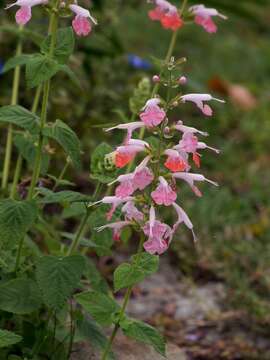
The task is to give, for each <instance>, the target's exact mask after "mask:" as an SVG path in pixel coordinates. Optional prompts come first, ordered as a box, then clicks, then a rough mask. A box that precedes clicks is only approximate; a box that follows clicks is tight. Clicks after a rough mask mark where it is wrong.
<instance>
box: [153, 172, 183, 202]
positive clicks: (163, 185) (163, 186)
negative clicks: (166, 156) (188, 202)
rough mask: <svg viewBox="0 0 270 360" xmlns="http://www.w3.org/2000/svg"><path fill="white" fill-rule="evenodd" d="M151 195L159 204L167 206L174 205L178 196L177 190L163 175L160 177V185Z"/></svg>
mask: <svg viewBox="0 0 270 360" xmlns="http://www.w3.org/2000/svg"><path fill="white" fill-rule="evenodd" d="M151 196H152V199H153V200H154V201H155V203H156V204H157V205H165V206H170V205H172V204H173V203H174V202H175V200H176V198H177V194H176V192H175V191H174V190H173V189H172V188H171V187H170V185H169V184H168V182H167V181H166V180H165V179H164V177H162V176H160V177H159V185H158V187H157V188H156V190H155V191H153V192H152V193H151Z"/></svg>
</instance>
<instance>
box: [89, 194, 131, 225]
mask: <svg viewBox="0 0 270 360" xmlns="http://www.w3.org/2000/svg"><path fill="white" fill-rule="evenodd" d="M131 200H133V197H131V196H126V197H124V198H119V197H117V196H105V197H104V198H103V199H102V200H100V201H97V202H96V203H94V204H93V205H96V204H100V203H102V204H111V205H112V207H111V210H110V211H109V212H108V213H107V220H111V218H112V216H113V214H114V212H115V210H116V208H117V207H118V206H119V205H120V204H124V203H125V202H127V201H131Z"/></svg>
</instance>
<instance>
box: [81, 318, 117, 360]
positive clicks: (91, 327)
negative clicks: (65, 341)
mask: <svg viewBox="0 0 270 360" xmlns="http://www.w3.org/2000/svg"><path fill="white" fill-rule="evenodd" d="M75 340H76V341H79V342H82V341H89V342H90V344H91V345H92V346H93V347H94V348H95V349H98V350H104V349H105V348H106V345H107V343H108V340H107V338H106V336H105V335H104V334H103V332H102V329H101V327H100V326H99V325H98V324H97V323H96V322H95V321H94V320H92V319H89V318H88V317H85V316H84V318H83V319H82V320H80V321H78V322H77V332H76V335H75ZM108 359H109V360H113V359H115V357H114V355H113V353H112V352H111V353H110V354H109V356H108Z"/></svg>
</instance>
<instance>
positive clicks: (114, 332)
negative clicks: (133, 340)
mask: <svg viewBox="0 0 270 360" xmlns="http://www.w3.org/2000/svg"><path fill="white" fill-rule="evenodd" d="M143 243H144V234H143V233H142V234H141V238H140V243H139V246H138V250H137V255H138V256H137V257H136V261H135V265H136V264H138V262H139V261H140V258H141V254H142V253H143ZM132 288H133V286H129V287H128V288H127V291H126V294H125V297H124V301H123V304H122V307H121V310H120V314H119V321H118V322H117V324H115V326H114V329H113V332H112V334H111V336H110V339H109V341H108V344H107V346H106V348H105V350H104V353H103V355H102V358H101V360H106V359H107V357H108V355H109V353H110V352H111V347H112V344H113V341H114V339H115V337H116V335H117V332H118V330H119V328H120V322H121V320H122V319H123V316H124V314H125V311H126V307H127V305H128V302H129V299H130V296H131V293H132Z"/></svg>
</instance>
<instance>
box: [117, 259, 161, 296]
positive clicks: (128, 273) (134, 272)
mask: <svg viewBox="0 0 270 360" xmlns="http://www.w3.org/2000/svg"><path fill="white" fill-rule="evenodd" d="M131 259H132V263H131V264H129V263H123V264H121V265H120V266H118V268H117V269H116V270H115V272H114V275H113V278H114V289H115V291H118V290H120V289H122V288H125V287H129V286H131V285H135V284H137V283H139V282H140V281H142V280H144V279H145V277H146V276H148V275H151V274H153V273H154V272H156V271H157V270H158V263H159V258H158V256H154V255H151V254H148V253H142V254H138V255H134V256H132V258H131Z"/></svg>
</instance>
